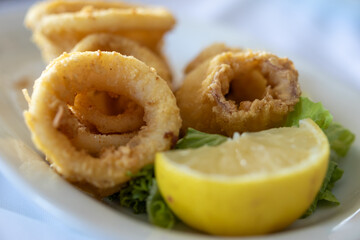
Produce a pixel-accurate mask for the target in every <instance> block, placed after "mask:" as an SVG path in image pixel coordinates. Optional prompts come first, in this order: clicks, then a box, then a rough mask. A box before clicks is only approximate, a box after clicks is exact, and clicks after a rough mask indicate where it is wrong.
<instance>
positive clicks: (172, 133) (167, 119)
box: [25, 51, 181, 189]
mask: <svg viewBox="0 0 360 240" xmlns="http://www.w3.org/2000/svg"><path fill="white" fill-rule="evenodd" d="M93 90H97V91H100V92H108V93H112V94H117V95H121V96H125V97H126V98H129V99H131V100H133V101H134V102H136V103H137V104H138V105H140V106H141V107H143V108H144V121H145V125H144V126H142V127H141V129H140V130H139V131H138V132H137V134H136V135H135V136H134V137H132V138H131V139H130V141H129V142H128V143H127V144H126V145H123V146H119V147H109V148H106V149H102V151H101V152H100V153H99V155H98V156H93V155H91V154H89V153H87V152H86V151H84V150H81V149H77V148H76V147H75V146H74V145H73V144H72V141H71V139H69V136H67V135H66V129H65V130H64V129H59V128H61V126H66V125H67V124H65V123H66V122H67V121H68V119H64V116H66V115H67V114H61V113H60V114H59V112H67V113H71V111H70V110H69V107H68V106H72V105H73V104H74V100H75V97H76V95H77V94H78V93H84V92H88V91H93ZM59 109H63V110H60V111H59ZM70 116H71V114H70ZM72 118H75V117H74V116H73V115H72ZM25 120H26V123H27V125H28V127H29V129H30V130H31V132H32V139H33V141H34V143H35V144H36V146H37V147H38V148H39V149H40V150H41V151H43V152H44V153H45V155H46V156H47V158H48V159H49V161H50V162H51V165H52V166H53V168H54V169H55V170H56V171H57V172H59V173H60V174H61V175H62V176H64V177H65V178H66V179H68V180H70V181H73V182H85V183H90V184H91V185H93V186H95V187H96V188H100V189H108V188H114V187H115V188H116V187H117V186H119V185H120V184H122V183H124V182H125V181H127V180H128V179H129V176H128V175H127V174H126V173H127V172H128V171H132V172H137V171H138V170H139V169H141V168H142V167H143V166H145V165H147V164H149V163H152V162H153V160H154V155H155V153H156V152H158V151H164V150H167V149H169V148H170V147H171V145H172V144H174V142H176V139H177V136H178V131H179V128H180V126H181V119H180V116H179V109H178V107H177V106H176V100H175V97H174V95H173V93H172V92H171V90H170V88H169V86H168V85H167V84H166V82H165V81H164V80H163V79H161V78H160V77H159V76H158V75H157V74H156V72H155V71H153V70H152V69H151V68H150V67H148V66H147V65H146V64H144V63H143V62H141V61H139V60H137V59H135V58H134V57H127V56H123V55H121V54H119V53H116V52H101V51H98V52H75V53H70V54H67V53H64V54H63V55H61V56H60V57H59V58H57V59H56V60H54V61H53V62H52V63H51V64H50V65H49V66H48V67H47V68H46V70H45V71H44V72H43V73H42V75H41V76H40V78H39V79H37V80H36V82H35V85H34V91H33V94H32V97H31V101H30V104H29V110H28V111H26V112H25ZM70 121H73V120H71V119H70ZM70 131H72V130H71V129H70Z"/></svg>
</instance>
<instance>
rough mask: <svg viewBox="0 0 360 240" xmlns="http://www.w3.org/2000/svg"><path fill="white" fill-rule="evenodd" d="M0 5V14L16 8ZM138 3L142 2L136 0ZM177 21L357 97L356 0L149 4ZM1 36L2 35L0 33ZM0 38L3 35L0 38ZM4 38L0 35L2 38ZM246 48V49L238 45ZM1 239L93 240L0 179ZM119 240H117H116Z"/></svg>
mask: <svg viewBox="0 0 360 240" xmlns="http://www.w3.org/2000/svg"><path fill="white" fill-rule="evenodd" d="M19 2H21V1H18V0H12V1H4V0H0V14H1V11H6V8H8V7H11V6H14V5H16V4H19ZM137 2H141V1H140V0H139V1H137ZM143 2H144V3H145V4H155V5H163V6H166V7H168V8H169V9H171V11H172V12H173V13H174V14H175V15H176V16H177V17H178V19H179V21H181V19H193V20H194V21H198V22H203V23H206V24H211V23H216V24H223V25H226V26H227V27H233V28H234V29H237V30H239V31H240V32H244V33H246V34H248V35H250V36H252V38H254V39H260V40H261V42H263V43H266V44H267V45H268V46H270V48H271V49H273V50H274V53H281V54H279V55H283V54H285V55H287V56H288V57H289V58H290V59H291V57H292V56H296V57H297V58H302V59H303V60H306V61H307V62H308V63H310V64H315V65H316V66H318V67H319V68H320V69H323V70H326V71H327V73H328V74H331V75H333V76H335V77H336V78H340V79H342V80H343V81H344V84H349V85H351V86H353V87H354V88H358V90H359V94H360V2H359V1H356V0H353V1H351V0H337V1H328V0H319V1H312V0H305V1H285V0H284V1H282V0H275V1H266V0H252V1H251V0H241V1H238V0H209V1H205V0H199V1H192V0H184V1H166V0H148V1H143ZM0 31H1V30H0ZM0 34H1V33H0ZM1 37H4V36H1ZM240 47H246V46H240ZM0 239H1V240H10V239H11V240H13V239H20V240H21V239H38V240H40V239H84V240H85V239H92V238H91V236H84V235H83V234H81V233H78V232H76V231H75V230H72V229H70V228H68V227H67V226H66V224H64V223H63V222H61V221H59V220H58V219H55V218H54V217H53V216H51V215H50V214H49V213H47V212H46V211H44V210H43V209H42V208H41V206H38V205H35V204H34V203H33V202H32V201H31V200H30V199H28V198H27V196H25V195H23V194H22V193H21V192H19V191H18V190H17V189H16V188H15V187H14V186H13V185H12V184H11V183H9V182H8V181H7V179H5V178H4V177H3V176H2V175H1V174H0ZM120 239H121V238H120Z"/></svg>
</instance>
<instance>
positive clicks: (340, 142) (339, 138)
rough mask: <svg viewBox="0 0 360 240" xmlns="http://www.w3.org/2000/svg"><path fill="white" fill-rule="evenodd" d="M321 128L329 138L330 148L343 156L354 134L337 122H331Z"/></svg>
mask: <svg viewBox="0 0 360 240" xmlns="http://www.w3.org/2000/svg"><path fill="white" fill-rule="evenodd" d="M323 130H324V132H325V134H326V136H327V137H328V139H329V143H330V148H331V150H333V151H334V152H335V153H336V154H337V155H338V156H339V157H345V156H346V154H347V152H348V151H349V148H350V146H351V144H352V143H353V142H354V140H355V135H354V134H353V133H351V132H350V131H349V130H348V129H346V128H344V127H343V126H341V125H340V124H339V123H331V124H330V125H329V127H328V128H326V129H323Z"/></svg>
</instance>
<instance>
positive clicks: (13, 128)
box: [0, 1, 360, 240]
mask: <svg viewBox="0 0 360 240" xmlns="http://www.w3.org/2000/svg"><path fill="white" fill-rule="evenodd" d="M157 2H159V1H157ZM254 2H255V3H254ZM181 3H182V4H180V2H170V3H168V5H169V7H170V8H172V9H173V11H174V12H175V13H178V15H179V17H180V20H179V24H178V28H177V29H176V30H175V31H174V32H173V34H171V35H170V36H169V37H168V39H167V40H168V41H167V46H166V47H167V48H166V49H167V55H168V56H169V58H170V60H171V62H172V65H173V66H177V67H176V68H174V70H176V76H177V77H178V78H180V77H181V70H182V68H183V66H184V65H185V63H186V62H188V61H189V60H190V59H191V58H192V57H193V56H194V55H196V54H197V52H198V51H199V50H200V49H201V48H203V47H204V46H206V45H207V44H209V43H212V42H213V41H225V42H227V43H228V44H230V45H232V46H240V47H248V48H255V49H267V50H270V51H272V52H274V53H276V54H278V55H280V56H283V55H287V56H289V57H290V58H291V59H292V60H294V62H295V66H296V67H297V69H298V70H299V72H300V80H301V85H302V87H303V89H304V90H305V91H306V92H308V93H309V94H310V95H311V96H313V97H314V99H316V100H319V101H322V102H323V103H324V104H325V105H326V107H328V108H329V109H330V111H331V112H332V113H333V114H334V116H335V119H336V120H337V121H339V122H341V123H342V124H343V125H345V126H347V127H348V128H350V129H351V130H352V131H354V132H355V133H356V135H357V136H360V126H359V124H358V123H357V119H359V117H360V107H359V106H358V105H357V104H359V103H360V88H359V86H360V83H359V81H356V80H355V79H360V75H359V70H358V69H357V68H358V66H359V65H360V62H359V58H360V57H359V56H360V54H359V53H360V51H359V41H357V40H358V36H359V35H357V34H359V33H358V32H356V29H353V26H354V25H351V24H348V25H347V23H346V22H344V21H350V20H349V19H348V18H349V16H350V17H351V16H353V17H354V19H359V18H358V15H357V14H353V15H351V14H352V12H351V11H350V10H349V11H350V12H348V17H346V18H345V17H343V18H341V13H342V12H341V11H338V12H335V13H337V14H334V16H335V18H329V19H328V20H329V21H328V23H323V24H324V26H327V27H329V26H331V27H330V31H328V34H329V33H330V35H327V37H328V39H327V38H326V37H324V35H323V34H320V33H319V32H316V31H314V29H317V28H316V26H315V27H314V26H312V24H313V22H312V21H311V20H313V19H311V18H315V17H316V13H317V14H319V12H316V9H319V6H317V5H316V4H310V3H307V5H306V4H305V3H304V4H303V5H291V4H289V3H287V4H283V5H281V4H280V1H275V4H274V3H272V4H271V5H270V4H269V3H266V2H264V1H222V4H219V2H217V1H209V2H207V3H204V2H203V1H197V2H196V3H193V4H191V3H190V2H189V1H182V2H181ZM347 4H350V5H351V4H353V5H354V6H358V5H356V4H355V3H353V2H350V1H349V2H348V3H347ZM26 5H29V4H28V3H26V4H25V5H22V4H18V3H17V5H13V4H3V3H1V2H0V84H1V85H0V86H1V88H0V123H1V125H0V126H1V127H0V158H1V160H0V171H1V174H2V177H0V239H29V238H31V239H104V238H105V236H107V237H108V238H117V239H135V238H136V237H137V238H138V239H144V238H148V239H170V238H173V239H183V238H184V237H185V236H186V237H187V239H191V238H195V237H196V238H197V239H198V238H200V237H201V238H208V237H207V236H205V235H198V234H196V235H194V234H192V233H185V234H184V233H181V232H179V231H164V230H162V229H157V228H155V227H152V226H150V225H148V224H146V223H145V222H144V221H143V220H141V219H139V218H136V217H134V216H131V215H127V214H125V213H119V212H116V211H114V210H113V209H110V208H108V207H106V206H104V205H103V204H101V203H99V202H97V201H95V200H93V199H91V198H89V197H87V196H86V195H84V194H82V193H81V192H79V191H77V190H76V189H74V188H73V187H72V186H71V185H69V184H67V183H66V182H65V181H63V180H62V179H61V178H60V177H58V176H57V175H56V174H54V173H53V172H52V171H51V170H50V169H49V168H48V166H47V165H46V164H45V163H44V162H43V161H41V159H42V157H41V156H39V155H38V153H37V152H36V151H34V149H33V145H32V143H31V141H30V138H29V133H28V131H27V129H26V127H25V125H24V123H23V119H22V116H21V109H22V108H24V107H25V106H26V104H25V102H24V101H23V99H22V97H21V95H20V94H19V92H18V91H16V88H14V83H15V82H17V81H18V80H19V79H21V78H23V77H27V78H30V79H32V80H34V79H35V78H36V77H38V76H39V75H40V73H41V71H42V70H43V68H44V64H43V63H42V61H41V59H40V54H39V52H38V50H37V49H36V47H35V46H34V45H33V44H32V43H31V42H30V41H29V39H30V33H29V32H28V31H26V30H25V29H24V28H23V27H22V18H23V16H24V14H25V9H26ZM5 6H6V7H5ZM204 6H206V7H207V9H204V8H203V7H204ZM309 6H310V7H309ZM339 6H342V5H339ZM311 7H313V8H311ZM328 8H329V7H328ZM286 9H287V10H288V12H284V10H286ZM309 9H310V10H311V9H313V12H311V11H308V10H309ZM314 9H315V10H314ZM295 10H303V11H295ZM340 10H341V9H340ZM183 11H185V12H186V13H185V14H183ZM291 11H293V12H297V14H300V15H301V14H303V16H300V17H299V16H292V15H291ZM199 12H200V14H196V13H199ZM254 12H255V13H257V14H258V15H256V14H254ZM280 12H281V13H282V14H283V15H285V17H284V16H280V15H278V14H279V13H280ZM251 13H253V14H251ZM189 16H192V17H193V18H194V19H195V18H197V19H196V21H200V22H207V24H204V23H202V24H201V23H199V24H196V23H194V22H196V21H191V22H190V21H189V20H188V18H189ZM286 17H288V18H286ZM318 17H319V19H321V16H318ZM284 18H286V20H287V21H284ZM309 18H310V19H309ZM299 19H302V20H301V21H298V20H299ZM304 19H305V20H304ZM334 19H335V20H336V19H338V20H339V19H340V21H335V20H334ZM325 20H326V18H325ZM325 20H324V19H323V21H325ZM210 22H213V23H214V22H217V23H219V22H222V23H226V27H218V26H213V24H210ZM320 22H321V21H320ZM350 22H351V21H350ZM280 23H281V24H280ZM293 23H297V24H296V25H294V24H293ZM326 24H328V25H326ZM356 24H359V23H358V22H355V25H356ZM272 26H273V27H272ZM294 26H296V27H294ZM336 26H340V27H338V28H337V27H336ZM333 27H334V28H333ZM285 30H288V35H286V34H284V31H285ZM317 30H318V29H317ZM250 36H251V37H250ZM264 36H266V38H264ZM331 36H333V37H331ZM299 38H300V41H299ZM253 39H256V41H254V40H253ZM312 42H313V43H312ZM300 58H301V59H303V61H300V60H299V59H300ZM304 60H306V62H305V61H304ZM304 62H305V63H304ZM319 69H320V70H319ZM345 76H346V77H345ZM359 157H360V146H359V140H356V142H355V144H354V146H353V148H352V149H351V151H350V153H349V156H348V157H347V158H346V159H344V161H343V162H342V167H343V168H344V169H345V175H344V177H343V179H342V180H341V181H340V182H339V183H338V184H337V185H336V189H335V194H336V196H337V197H338V198H339V200H340V201H341V203H342V204H341V205H340V206H339V207H335V208H331V209H321V210H320V211H318V212H317V213H316V214H315V215H314V216H312V217H311V218H309V219H306V220H302V221H298V222H296V223H295V224H294V225H293V226H292V227H291V228H290V229H289V230H287V231H285V232H282V233H279V234H274V235H269V236H264V237H256V238H255V239H262V238H266V239H288V238H290V236H291V239H310V238H311V239H314V238H316V239H332V240H333V239H359V238H360V229H359V228H358V227H356V226H359V224H360V213H358V212H357V211H359V208H360V176H359V174H357V173H358V172H359V171H360V161H358V159H359ZM20 229H22V230H20ZM75 229H76V230H75Z"/></svg>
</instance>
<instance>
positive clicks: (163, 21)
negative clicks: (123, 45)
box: [25, 0, 175, 61]
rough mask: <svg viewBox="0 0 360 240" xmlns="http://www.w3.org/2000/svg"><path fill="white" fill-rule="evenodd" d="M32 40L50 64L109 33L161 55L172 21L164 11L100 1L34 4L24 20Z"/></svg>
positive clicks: (172, 18) (170, 16)
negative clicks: (84, 42)
mask: <svg viewBox="0 0 360 240" xmlns="http://www.w3.org/2000/svg"><path fill="white" fill-rule="evenodd" d="M25 24H26V26H28V27H29V28H31V29H32V30H33V32H34V34H33V39H34V41H35V42H36V44H37V45H38V46H39V47H40V48H41V50H42V54H43V57H44V59H46V60H47V61H50V60H52V59H54V58H55V57H57V56H59V55H60V54H62V53H63V52H69V51H71V49H72V48H73V47H74V46H75V45H76V44H77V43H78V42H79V41H80V40H81V39H83V38H84V37H85V36H87V35H89V34H92V33H112V34H116V35H120V36H123V37H126V38H129V39H132V40H135V41H137V42H138V43H140V44H141V45H143V46H146V47H148V48H150V49H151V50H153V51H154V52H158V53H160V52H161V45H162V38H163V35H164V34H165V33H166V32H167V31H169V30H170V29H172V27H173V26H174V24H175V19H174V17H173V16H172V15H171V13H169V12H168V11H167V10H165V9H164V8H150V7H149V8H146V7H138V6H136V5H127V4H122V3H106V4H104V3H103V2H101V1H75V3H73V2H71V1H64V0H58V1H54V2H51V1H48V2H43V3H39V4H36V5H34V6H33V7H32V8H31V9H30V10H29V12H28V14H27V16H26V18H25Z"/></svg>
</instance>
